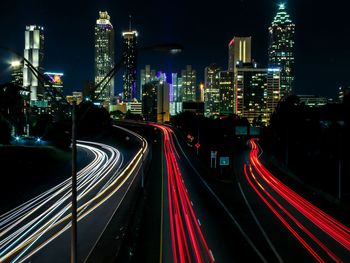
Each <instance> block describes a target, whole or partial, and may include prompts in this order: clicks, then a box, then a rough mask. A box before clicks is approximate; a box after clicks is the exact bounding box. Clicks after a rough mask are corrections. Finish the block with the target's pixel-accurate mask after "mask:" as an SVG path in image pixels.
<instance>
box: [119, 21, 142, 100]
mask: <svg viewBox="0 0 350 263" xmlns="http://www.w3.org/2000/svg"><path fill="white" fill-rule="evenodd" d="M122 35H123V65H124V74H123V100H124V101H132V100H133V99H134V98H136V68H137V65H136V55H137V54H136V45H137V35H138V33H137V31H135V30H131V23H130V25H129V30H128V31H125V32H123V34H122Z"/></svg>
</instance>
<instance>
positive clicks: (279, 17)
mask: <svg viewBox="0 0 350 263" xmlns="http://www.w3.org/2000/svg"><path fill="white" fill-rule="evenodd" d="M294 34H295V25H294V24H293V22H292V21H291V19H290V16H289V14H288V13H287V12H286V9H285V5H284V4H280V5H279V9H278V12H277V14H276V16H275V18H274V20H273V21H272V24H271V26H270V27H269V35H270V43H269V50H268V52H269V67H279V68H280V70H281V98H282V97H285V96H288V95H291V94H292V93H293V90H294Z"/></svg>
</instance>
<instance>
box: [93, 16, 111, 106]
mask: <svg viewBox="0 0 350 263" xmlns="http://www.w3.org/2000/svg"><path fill="white" fill-rule="evenodd" d="M114 50H115V46H114V28H113V25H112V23H111V21H110V16H109V15H108V12H102V11H100V12H99V18H98V19H97V20H96V25H95V85H97V84H98V83H101V81H102V80H103V78H104V77H106V75H107V74H108V73H109V72H110V71H111V70H112V69H113V67H114V52H115V51H114ZM113 96H114V78H112V79H111V80H110V81H109V82H108V79H106V80H105V81H104V82H103V83H101V84H100V85H99V86H98V87H97V89H96V90H95V97H96V98H98V100H99V101H101V102H102V103H103V104H104V106H108V105H109V102H110V100H111V97H113Z"/></svg>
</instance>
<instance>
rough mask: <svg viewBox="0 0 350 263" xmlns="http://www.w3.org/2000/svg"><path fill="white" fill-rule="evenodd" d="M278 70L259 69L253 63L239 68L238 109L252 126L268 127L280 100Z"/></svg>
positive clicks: (237, 112) (238, 113) (238, 112)
mask: <svg viewBox="0 0 350 263" xmlns="http://www.w3.org/2000/svg"><path fill="white" fill-rule="evenodd" d="M279 74H280V73H279V70H278V69H265V68H257V66H256V65H254V64H253V63H250V65H249V64H245V65H243V66H242V67H238V68H237V82H236V109H235V112H236V114H237V115H238V116H240V117H244V118H247V119H248V121H249V122H250V123H252V124H258V125H266V124H267V123H268V122H269V120H270V115H271V113H272V112H273V111H274V109H275V107H276V106H277V103H278V101H279V99H280V97H279V89H280V75H279Z"/></svg>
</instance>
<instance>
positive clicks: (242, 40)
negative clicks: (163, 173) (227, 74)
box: [228, 37, 252, 73]
mask: <svg viewBox="0 0 350 263" xmlns="http://www.w3.org/2000/svg"><path fill="white" fill-rule="evenodd" d="M251 42H252V38H251V37H234V38H233V39H232V40H231V41H230V43H229V44H228V71H231V72H235V73H236V64H237V62H238V61H242V62H243V63H249V62H251V60H252V58H251V45H252V44H251Z"/></svg>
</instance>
